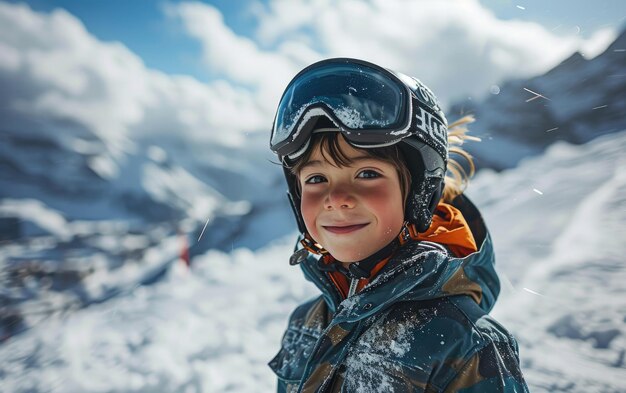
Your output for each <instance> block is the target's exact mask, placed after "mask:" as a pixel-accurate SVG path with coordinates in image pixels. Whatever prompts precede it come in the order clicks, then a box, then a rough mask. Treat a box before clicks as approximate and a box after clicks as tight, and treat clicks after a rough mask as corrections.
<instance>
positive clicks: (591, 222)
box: [0, 132, 626, 393]
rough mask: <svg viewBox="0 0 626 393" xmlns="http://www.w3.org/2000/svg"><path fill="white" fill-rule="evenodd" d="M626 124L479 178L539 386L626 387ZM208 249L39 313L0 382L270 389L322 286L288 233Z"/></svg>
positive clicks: (74, 387) (5, 357) (475, 191)
mask: <svg viewBox="0 0 626 393" xmlns="http://www.w3.org/2000/svg"><path fill="white" fill-rule="evenodd" d="M625 150H626V132H621V133H616V134H612V135H607V136H604V137H601V138H599V139H597V140H595V141H593V142H591V143H589V144H587V145H581V146H572V145H568V144H565V143H559V144H556V145H555V146H553V147H551V148H550V149H548V151H547V152H546V154H545V155H544V156H542V157H540V158H536V159H532V160H528V161H525V162H523V163H522V164H521V165H520V166H519V168H517V169H514V170H510V171H505V172H502V173H500V174H495V173H492V172H490V173H487V172H485V173H483V174H481V175H480V177H479V178H478V179H476V181H475V182H474V184H473V185H472V186H471V187H470V190H471V192H470V195H471V196H472V197H473V198H474V200H475V202H476V203H477V205H478V206H479V207H480V208H481V209H482V211H483V213H484V215H485V217H486V220H487V223H488V226H489V227H490V230H491V231H492V235H493V237H494V242H495V246H496V252H497V261H498V269H499V273H500V276H501V279H502V281H503V292H502V295H501V298H500V300H499V302H498V303H497V305H496V309H495V310H494V314H495V316H496V317H497V318H498V319H499V320H500V321H501V322H502V323H503V324H504V325H505V326H507V327H508V328H509V329H510V330H511V331H512V332H513V333H514V334H515V335H516V336H517V338H518V339H519V341H520V346H521V358H522V364H523V369H524V372H525V375H526V378H527V380H528V383H529V385H530V387H531V391H532V392H554V391H561V392H607V393H608V392H623V391H626V379H624V378H623V376H624V375H625V371H626V364H625V363H624V356H625V355H624V353H625V348H626V341H625V339H626V324H625V322H624V315H626V300H625V299H626V296H625V295H626V293H625V289H624V285H623V283H624V282H626V264H624V255H626V242H625V241H624V240H626V216H625V214H626V192H625V191H626V176H625V174H624V171H623V168H624V167H626V165H625V164H626V162H625V161H624V158H623V152H624V151H625ZM293 237H295V234H294V235H293V236H290V237H289V239H283V240H280V241H278V242H276V243H274V244H271V245H269V246H267V247H265V248H263V249H261V250H259V251H257V252H251V251H248V250H245V249H237V250H235V251H234V252H232V253H230V254H225V253H222V252H219V251H209V252H207V253H205V254H204V255H202V256H199V257H197V258H196V260H195V265H194V266H193V268H192V269H191V270H190V271H187V270H185V269H184V268H183V267H182V265H177V267H176V268H175V269H172V270H171V271H170V272H169V274H168V275H167V277H166V278H165V279H164V280H163V281H161V282H158V283H156V284H155V285H152V286H148V287H139V288H137V289H136V290H134V291H132V292H130V293H128V294H127V295H126V296H123V297H118V298H115V299H112V300H110V301H108V302H106V303H103V304H98V305H94V306H91V307H89V308H87V309H84V310H81V311H78V312H75V313H73V314H72V315H69V316H67V317H66V318H57V317H55V318H52V319H47V320H45V321H42V323H41V324H39V325H37V326H34V327H33V328H31V329H30V330H28V331H27V332H25V333H24V334H21V335H19V336H15V337H13V338H11V339H10V340H9V341H7V342H6V343H5V344H4V345H2V346H1V347H0V376H2V378H1V379H0V390H2V391H10V392H15V393H20V392H68V393H72V392H81V393H83V392H99V391H107V392H129V391H134V392H174V391H177V392H246V393H247V392H265V391H272V390H273V389H274V386H275V382H274V377H273V375H272V374H271V371H270V370H269V368H268V367H267V366H266V363H267V361H269V359H270V358H271V357H272V356H273V355H274V354H275V352H276V351H277V350H278V345H279V341H280V338H281V334H282V331H283V328H284V327H285V325H286V320H287V316H288V313H289V312H290V311H291V310H292V309H293V307H294V306H295V305H296V304H297V303H299V302H301V301H303V300H305V299H308V298H310V297H311V296H313V295H314V294H315V290H314V288H312V287H311V284H309V283H307V282H306V281H305V280H304V279H303V277H302V275H301V273H300V271H299V269H297V268H292V267H289V265H288V263H287V258H288V256H289V254H290V250H291V248H292V240H293Z"/></svg>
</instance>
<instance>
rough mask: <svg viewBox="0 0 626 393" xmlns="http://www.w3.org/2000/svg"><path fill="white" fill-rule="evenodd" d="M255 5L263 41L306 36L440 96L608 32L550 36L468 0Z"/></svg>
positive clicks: (302, 0)
mask: <svg viewBox="0 0 626 393" xmlns="http://www.w3.org/2000/svg"><path fill="white" fill-rule="evenodd" d="M255 12H256V15H257V16H258V18H259V28H258V37H259V40H260V42H262V43H263V45H266V46H269V45H284V44H285V43H288V42H292V41H298V42H307V41H308V42H314V43H315V45H316V47H318V48H320V49H319V50H320V51H321V53H322V54H323V55H324V56H326V57H335V56H348V57H358V58H363V59H366V60H371V61H374V62H377V63H379V64H381V65H383V66H386V67H389V68H393V69H397V70H399V71H403V72H406V73H409V74H411V75H414V76H416V77H418V78H420V79H422V81H424V82H425V83H426V84H428V85H429V86H430V87H431V88H432V89H433V90H434V91H435V93H436V94H437V95H439V96H440V98H441V99H442V101H444V102H445V101H449V100H450V99H453V98H455V97H457V96H460V95H461V94H479V93H483V92H485V91H486V90H487V89H488V87H489V86H491V85H493V84H496V83H498V82H500V81H501V80H503V79H506V78H511V77H515V78H518V77H527V76H531V75H536V74H540V73H542V72H545V71H547V70H548V69H550V68H551V67H553V66H555V65H556V64H558V63H559V62H560V61H561V60H563V59H564V58H565V57H567V56H569V55H570V54H571V53H573V52H574V51H576V50H581V49H582V50H583V52H584V53H585V54H587V56H593V55H596V54H598V53H599V52H601V51H602V50H603V49H604V48H606V46H607V45H608V44H609V43H610V41H611V40H612V39H614V38H615V34H616V33H615V32H614V31H612V30H609V29H607V30H604V31H601V32H598V33H597V34H595V35H594V36H593V37H591V38H590V39H586V40H585V39H584V38H582V37H581V36H580V35H577V34H574V33H571V34H569V35H557V34H556V33H555V32H552V31H549V30H548V29H546V28H544V27H542V26H541V25H539V24H537V23H532V22H522V21H518V20H508V21H503V20H499V19H497V18H496V17H495V16H494V15H493V13H491V12H490V11H489V10H487V9H486V8H484V7H483V6H481V5H480V4H479V3H478V1H476V0H448V1H435V0H428V1H412V0H372V1H369V2H365V1H359V0H342V1H337V0H314V1H307V0H272V1H270V2H269V4H268V5H267V7H266V8H264V9H263V8H260V7H258V8H257V9H256V10H255ZM302 35H308V36H309V37H308V38H307V39H304V40H303V39H302V38H301V37H302Z"/></svg>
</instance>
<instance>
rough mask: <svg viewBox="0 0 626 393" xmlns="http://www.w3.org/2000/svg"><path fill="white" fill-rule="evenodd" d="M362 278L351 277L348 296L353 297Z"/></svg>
mask: <svg viewBox="0 0 626 393" xmlns="http://www.w3.org/2000/svg"><path fill="white" fill-rule="evenodd" d="M359 280H360V278H351V279H350V290H349V291H348V297H352V295H354V294H355V293H356V287H357V286H358V285H359Z"/></svg>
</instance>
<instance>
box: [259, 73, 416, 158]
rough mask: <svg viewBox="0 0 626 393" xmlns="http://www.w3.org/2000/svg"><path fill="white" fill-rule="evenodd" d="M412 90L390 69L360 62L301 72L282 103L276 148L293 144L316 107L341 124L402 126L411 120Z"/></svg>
mask: <svg viewBox="0 0 626 393" xmlns="http://www.w3.org/2000/svg"><path fill="white" fill-rule="evenodd" d="M407 94H408V90H407V89H406V88H405V87H403V85H402V84H401V83H400V82H399V81H398V80H395V79H393V78H392V77H391V76H390V74H389V73H388V72H387V71H384V70H379V69H376V68H373V67H369V66H367V65H364V64H358V63H347V62H343V63H337V62H335V63H332V62H331V63H327V64H321V65H318V66H314V67H311V68H309V69H306V70H304V71H303V72H302V73H301V74H299V75H298V76H296V78H294V80H293V81H292V82H291V83H290V85H289V86H288V87H287V90H286V91H285V93H284V94H283V97H282V99H281V101H280V104H279V107H278V110H277V113H276V119H275V121H274V127H273V130H272V138H271V140H270V143H271V147H272V149H273V150H275V151H276V150H278V149H279V146H283V145H285V144H288V143H289V141H288V139H289V138H290V137H292V136H293V135H294V134H295V133H296V132H297V129H296V127H298V123H299V121H300V120H301V118H302V116H303V114H304V113H305V112H307V111H308V110H309V109H310V108H312V107H316V106H318V107H320V108H323V109H324V110H326V111H329V112H330V113H331V114H332V115H334V117H335V118H336V120H338V121H339V122H340V123H341V127H342V128H345V129H348V130H350V129H351V130H360V131H363V132H365V133H367V131H368V130H372V131H373V132H375V131H376V130H380V129H396V128H400V127H402V126H403V124H404V123H405V122H406V120H407V119H406V114H405V112H406V111H407V108H406V107H407V105H408V104H407Z"/></svg>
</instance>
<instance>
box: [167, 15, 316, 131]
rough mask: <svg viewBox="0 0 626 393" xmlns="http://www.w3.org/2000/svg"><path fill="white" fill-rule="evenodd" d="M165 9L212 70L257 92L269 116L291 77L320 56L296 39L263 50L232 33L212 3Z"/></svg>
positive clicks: (259, 100)
mask: <svg viewBox="0 0 626 393" xmlns="http://www.w3.org/2000/svg"><path fill="white" fill-rule="evenodd" d="M165 10H166V13H167V14H168V15H169V16H170V17H173V18H176V19H178V20H180V21H181V22H182V25H183V28H184V29H185V31H186V32H187V33H188V34H189V35H190V36H191V37H194V38H196V39H197V40H199V41H200V43H201V44H202V48H203V61H204V63H205V64H206V66H207V67H208V68H209V69H210V70H211V71H212V72H213V73H216V74H219V75H222V76H223V77H226V78H228V79H229V80H230V81H232V82H234V83H236V84H239V85H242V86H245V87H246V88H248V89H250V90H251V91H254V92H255V94H256V96H257V98H258V99H257V102H258V104H259V106H260V107H262V108H263V109H264V110H265V112H266V113H268V115H269V113H271V112H272V111H273V110H274V108H275V106H276V104H277V102H278V99H279V98H280V94H281V93H282V90H283V88H284V86H285V85H286V84H287V83H288V81H289V79H290V78H291V77H292V76H293V75H294V74H295V73H297V72H298V71H299V69H300V68H302V67H303V66H304V65H305V64H306V62H308V61H310V60H311V59H315V60H318V59H320V58H321V56H320V55H317V54H316V53H315V52H314V51H312V50H310V49H308V48H307V47H306V46H303V45H301V44H299V43H295V42H289V43H286V44H285V45H283V46H282V48H281V50H278V51H268V50H263V49H262V48H260V47H259V45H258V44H257V43H256V42H255V41H253V40H251V39H249V38H247V37H243V36H239V35H237V34H236V33H235V32H233V31H232V29H230V28H229V27H228V26H227V25H226V24H225V22H224V18H223V16H222V14H221V12H220V11H219V10H218V9H216V8H215V7H213V6H210V5H206V4H203V3H198V2H186V3H181V4H178V5H168V6H166V7H165ZM270 117H271V115H270ZM270 121H271V120H270Z"/></svg>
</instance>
